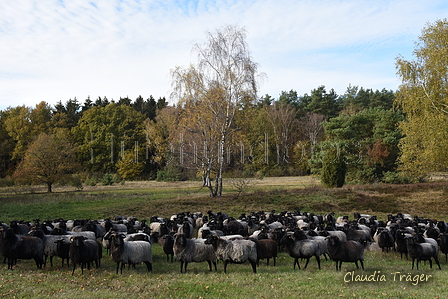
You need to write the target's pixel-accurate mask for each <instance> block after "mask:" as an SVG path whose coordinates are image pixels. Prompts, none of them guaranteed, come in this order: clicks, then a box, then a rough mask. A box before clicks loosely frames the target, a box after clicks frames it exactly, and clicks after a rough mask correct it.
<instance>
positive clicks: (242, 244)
mask: <svg viewBox="0 0 448 299" xmlns="http://www.w3.org/2000/svg"><path fill="white" fill-rule="evenodd" d="M205 244H211V245H212V246H213V249H214V250H215V254H216V258H217V259H218V260H222V261H223V262H224V273H227V265H228V264H229V263H235V264H242V263H244V262H246V261H249V262H250V264H251V266H252V271H253V272H254V273H257V246H256V244H255V243H254V242H253V241H250V240H239V239H238V240H226V239H224V238H221V237H219V236H215V235H211V236H209V237H208V238H207V240H206V241H205Z"/></svg>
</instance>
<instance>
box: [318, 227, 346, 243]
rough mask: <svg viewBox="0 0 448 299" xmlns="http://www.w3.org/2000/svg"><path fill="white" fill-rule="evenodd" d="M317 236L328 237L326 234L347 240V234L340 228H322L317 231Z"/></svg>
mask: <svg viewBox="0 0 448 299" xmlns="http://www.w3.org/2000/svg"><path fill="white" fill-rule="evenodd" d="M317 234H318V235H319V236H323V237H328V236H336V237H338V238H339V240H341V241H347V235H346V234H345V232H343V231H341V230H327V229H325V230H322V231H319V232H318V233H317Z"/></svg>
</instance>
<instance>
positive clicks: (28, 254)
mask: <svg viewBox="0 0 448 299" xmlns="http://www.w3.org/2000/svg"><path fill="white" fill-rule="evenodd" d="M3 255H4V257H5V258H7V260H8V270H9V269H10V270H12V268H13V265H14V264H15V262H16V261H17V259H34V261H35V262H36V266H37V268H38V269H41V268H42V265H43V264H44V261H43V256H44V243H43V241H42V240H41V239H39V238H38V237H33V236H17V235H16V234H15V233H14V230H13V229H12V228H7V229H6V230H5V231H4V236H3Z"/></svg>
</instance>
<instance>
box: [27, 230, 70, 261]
mask: <svg viewBox="0 0 448 299" xmlns="http://www.w3.org/2000/svg"><path fill="white" fill-rule="evenodd" d="M30 234H31V235H33V236H35V237H38V238H40V239H42V241H43V244H44V266H46V265H47V259H48V257H50V265H51V266H52V267H53V257H55V256H58V250H57V249H58V245H57V241H58V240H63V241H65V242H67V243H70V238H71V236H70V235H45V234H44V232H43V231H42V230H41V229H36V230H31V231H30ZM62 263H64V261H62Z"/></svg>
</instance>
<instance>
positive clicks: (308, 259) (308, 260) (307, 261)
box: [303, 258, 310, 270]
mask: <svg viewBox="0 0 448 299" xmlns="http://www.w3.org/2000/svg"><path fill="white" fill-rule="evenodd" d="M309 262H310V258H307V259H306V263H305V267H303V270H305V269H306V267H307V266H308V263H309Z"/></svg>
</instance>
